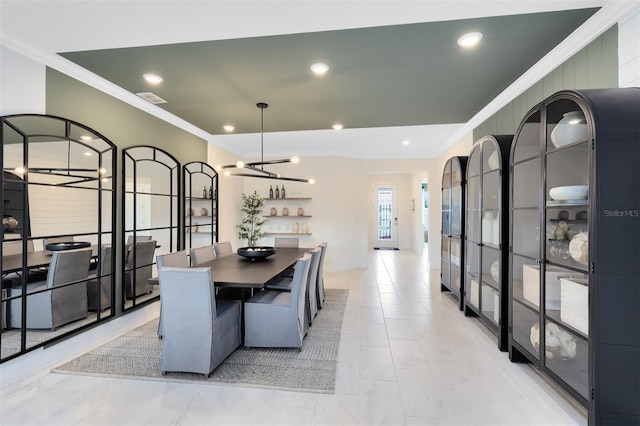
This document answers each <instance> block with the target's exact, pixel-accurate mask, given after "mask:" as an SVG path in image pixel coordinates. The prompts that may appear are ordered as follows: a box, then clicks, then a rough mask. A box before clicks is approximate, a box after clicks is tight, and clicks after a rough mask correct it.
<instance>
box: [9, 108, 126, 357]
mask: <svg viewBox="0 0 640 426" xmlns="http://www.w3.org/2000/svg"><path fill="white" fill-rule="evenodd" d="M0 137H1V140H2V168H3V174H2V178H1V180H2V199H3V203H2V207H0V211H1V212H2V217H3V228H2V249H1V254H2V304H1V305H0V306H1V307H0V319H1V321H0V322H1V330H0V348H1V355H0V361H6V360H9V359H12V358H14V357H16V356H18V355H20V354H23V353H25V352H28V351H30V350H33V349H35V348H39V347H42V346H44V345H47V344H49V343H51V342H54V341H57V340H60V339H62V338H64V337H65V336H68V335H69V334H71V333H73V332H76V331H78V330H79V329H82V328H85V327H88V326H90V325H92V324H94V323H96V322H98V321H100V320H101V319H104V318H107V317H110V316H113V314H114V305H113V298H112V297H111V295H112V294H113V290H114V288H115V287H114V277H113V274H112V273H111V271H113V270H115V265H114V262H113V259H112V258H108V257H103V256H101V255H100V253H101V252H102V249H103V248H109V249H110V248H111V247H112V244H113V243H114V242H115V239H114V230H115V219H116V218H115V214H114V209H113V207H114V206H115V192H114V187H115V182H114V179H115V176H114V174H113V172H114V170H115V167H116V155H115V152H116V148H115V145H114V144H113V143H111V142H110V141H109V140H108V139H107V138H106V137H104V136H103V135H101V134H99V133H98V132H96V131H95V130H92V129H90V128H89V127H87V126H84V125H82V124H80V123H77V122H74V121H71V120H67V119H64V118H61V117H54V116H48V115H37V114H25V115H12V116H5V117H2V134H1V136H0ZM74 249H75V250H74Z"/></svg>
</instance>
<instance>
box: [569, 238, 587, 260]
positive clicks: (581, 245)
mask: <svg viewBox="0 0 640 426" xmlns="http://www.w3.org/2000/svg"><path fill="white" fill-rule="evenodd" d="M569 253H570V254H571V257H572V258H573V260H575V261H576V262H578V263H579V264H581V265H587V264H588V263H589V233H588V232H580V233H578V234H577V235H576V236H574V237H573V238H572V239H571V242H570V243H569Z"/></svg>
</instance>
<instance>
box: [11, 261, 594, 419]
mask: <svg viewBox="0 0 640 426" xmlns="http://www.w3.org/2000/svg"><path fill="white" fill-rule="evenodd" d="M369 265H370V266H369V268H368V269H366V270H357V271H349V272H341V273H331V274H326V277H325V281H326V283H325V285H326V286H327V287H334V288H348V289H350V294H349V301H348V305H347V310H346V312H345V318H344V323H343V327H342V338H341V342H340V355H339V362H338V373H337V377H336V392H335V394H315V393H300V392H287V391H273V390H262V389H252V388H242V387H232V386H212V385H191V384H183V383H176V384H171V383H163V382H152V381H143V380H123V379H108V378H96V377H82V376H71V375H62V374H53V373H46V374H43V375H41V376H40V377H39V378H38V379H37V380H28V381H25V382H22V383H21V382H18V383H16V384H13V385H10V386H7V387H6V389H4V388H3V391H2V394H1V397H0V398H1V399H0V410H1V414H0V424H2V425H3V426H9V425H21V426H22V425H40V424H42V425H44V424H52V425H54V424H55V425H213V424H216V425H253V424H255V425H286V424H291V425H356V424H384V425H403V424H406V425H453V424H456V425H584V424H586V418H585V415H584V413H583V412H581V411H580V410H578V409H576V408H575V407H574V406H573V405H572V404H570V403H569V402H567V401H566V400H565V399H563V398H562V397H561V396H560V395H559V394H558V393H557V392H556V391H555V390H554V388H553V387H552V386H551V385H550V384H548V383H547V382H546V381H545V380H543V379H542V378H541V377H540V376H539V375H537V374H536V373H535V371H533V370H532V368H531V367H529V366H527V365H522V364H512V363H510V362H509V360H508V358H507V355H506V354H505V353H502V352H499V351H498V349H497V347H496V344H495V338H494V336H493V335H492V334H491V333H490V332H488V331H487V329H486V328H485V327H484V326H483V325H482V324H481V323H480V322H479V320H477V319H471V318H465V317H464V315H463V314H462V313H461V312H460V311H458V309H457V307H456V304H455V303H454V301H453V299H452V298H451V296H449V295H446V294H442V293H440V284H439V278H438V272H437V271H429V270H428V269H427V259H426V255H417V254H415V253H412V252H409V251H374V252H372V253H371V254H370V263H369Z"/></svg>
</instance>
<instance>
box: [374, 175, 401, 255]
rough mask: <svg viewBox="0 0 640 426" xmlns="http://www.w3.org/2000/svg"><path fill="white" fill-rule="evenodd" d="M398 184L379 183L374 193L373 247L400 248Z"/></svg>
mask: <svg viewBox="0 0 640 426" xmlns="http://www.w3.org/2000/svg"><path fill="white" fill-rule="evenodd" d="M397 192H398V187H397V185H377V186H375V187H374V188H373V194H372V201H373V202H372V203H371V204H372V208H373V211H372V215H371V217H372V219H373V220H372V222H373V223H372V232H371V233H372V236H373V244H372V245H373V248H374V249H377V248H385V249H397V248H398V238H397V234H398V202H397V195H396V194H397Z"/></svg>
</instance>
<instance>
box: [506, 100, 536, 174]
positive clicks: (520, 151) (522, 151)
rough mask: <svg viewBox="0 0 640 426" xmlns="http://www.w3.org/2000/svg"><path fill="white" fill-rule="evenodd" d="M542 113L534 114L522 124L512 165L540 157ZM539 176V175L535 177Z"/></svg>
mask: <svg viewBox="0 0 640 426" xmlns="http://www.w3.org/2000/svg"><path fill="white" fill-rule="evenodd" d="M540 150H541V147H540V111H538V112H535V113H533V114H532V115H531V116H530V117H528V118H527V119H526V121H525V122H524V123H523V124H522V127H521V128H520V131H519V132H518V135H517V136H516V142H515V149H514V153H513V156H512V160H511V162H512V163H517V162H520V161H522V160H526V159H528V158H532V157H537V156H539V155H540ZM534 176H537V175H534Z"/></svg>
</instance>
